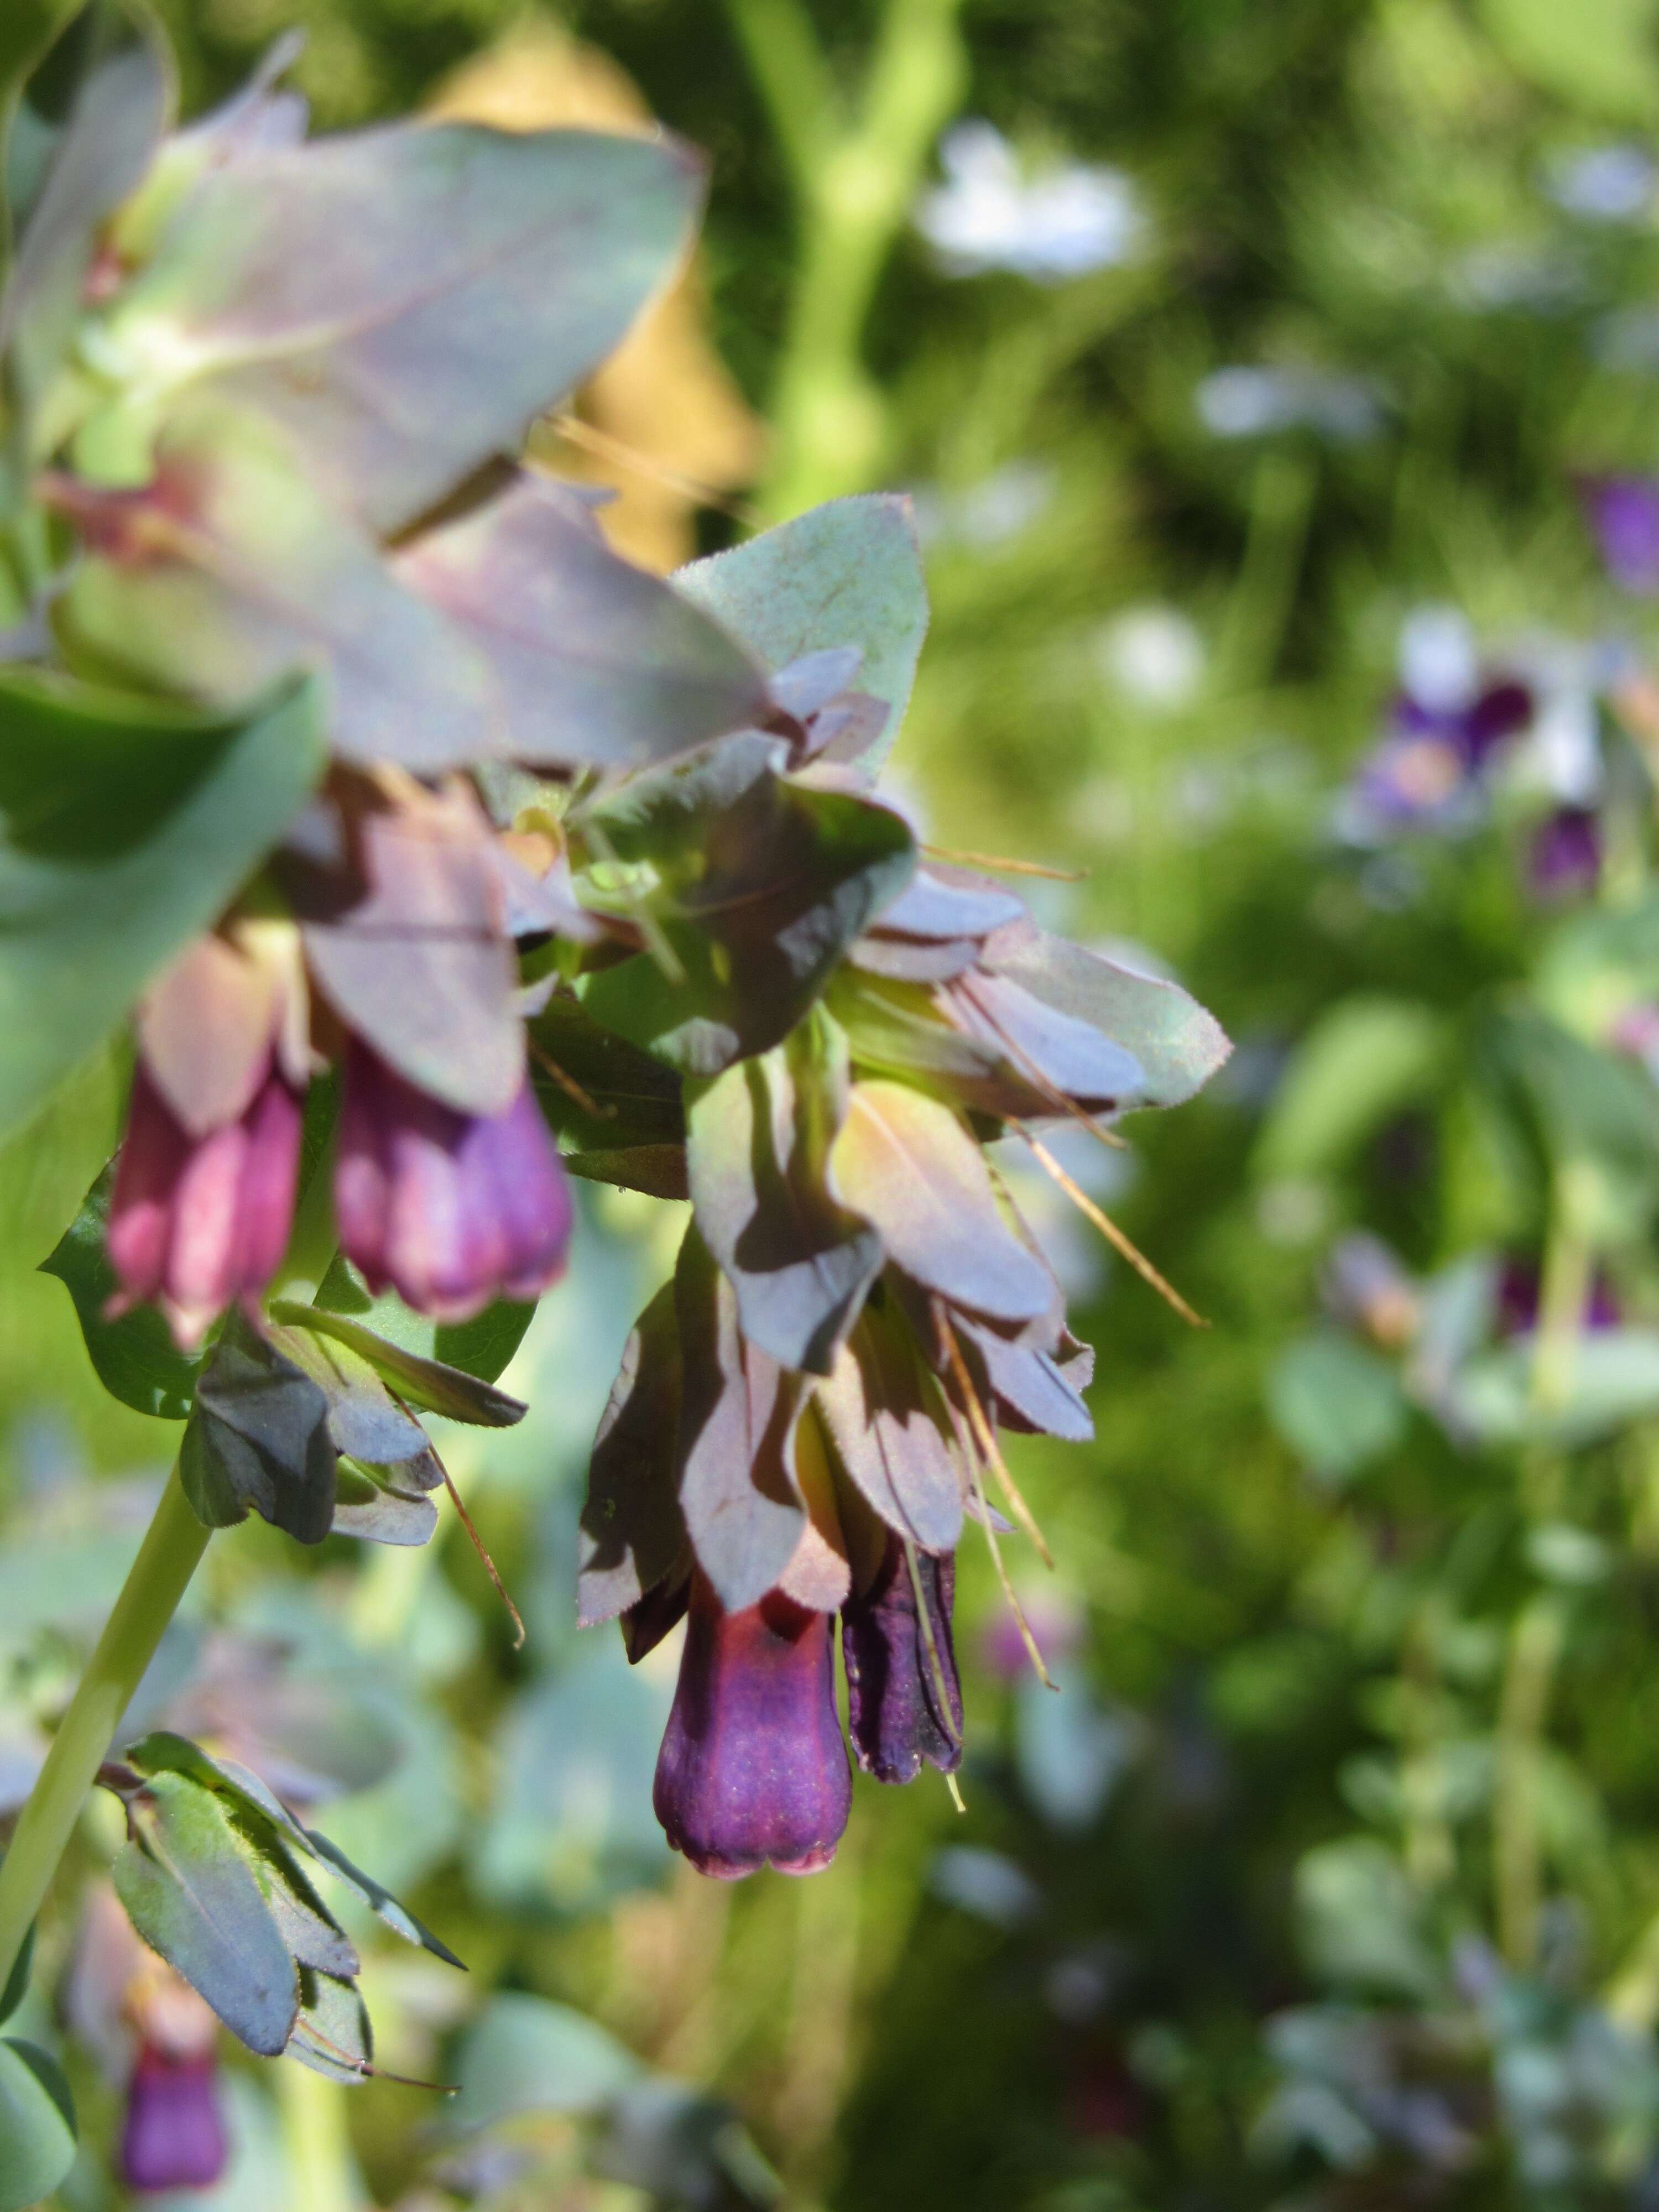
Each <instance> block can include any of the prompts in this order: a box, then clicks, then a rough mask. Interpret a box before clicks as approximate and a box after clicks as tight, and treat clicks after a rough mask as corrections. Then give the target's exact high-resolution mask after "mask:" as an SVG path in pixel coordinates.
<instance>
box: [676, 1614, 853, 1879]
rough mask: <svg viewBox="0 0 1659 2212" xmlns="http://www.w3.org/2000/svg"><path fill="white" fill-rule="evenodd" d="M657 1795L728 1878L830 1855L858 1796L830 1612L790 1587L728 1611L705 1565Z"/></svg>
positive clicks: (704, 1864) (700, 1864) (705, 1865)
mask: <svg viewBox="0 0 1659 2212" xmlns="http://www.w3.org/2000/svg"><path fill="white" fill-rule="evenodd" d="M651 1802H652V1804H653V1806H654V1808H656V1814H657V1818H658V1819H659V1820H660V1821H661V1822H662V1825H663V1828H664V1830H665V1832H666V1834H667V1837H668V1840H669V1842H670V1843H671V1844H672V1845H673V1847H674V1849H675V1850H677V1851H684V1854H685V1856H686V1857H687V1858H688V1859H690V1862H691V1863H692V1865H693V1866H694V1867H696V1869H697V1870H698V1872H699V1873H701V1874H706V1875H714V1876H715V1878H716V1879H717V1880H719V1881H736V1880H738V1878H739V1877H740V1876H741V1875H746V1874H753V1873H755V1872H756V1870H757V1869H758V1868H761V1867H763V1866H773V1867H775V1868H776V1869H777V1870H778V1872H779V1873H780V1874H817V1872H818V1871H819V1870H820V1869H822V1868H823V1867H827V1866H828V1865H829V1862H830V1860H831V1859H832V1858H834V1857H835V1855H836V1844H838V1843H839V1842H840V1841H841V1838H842V1830H843V1829H844V1828H845V1827H846V1826H847V1815H848V1812H849V1811H850V1810H851V1808H852V1802H853V1777H852V1771H851V1769H850V1768H849V1767H848V1763H847V1747H846V1745H845V1744H844V1743H843V1742H842V1736H841V1723H840V1721H839V1720H838V1719H837V1717H836V1677H835V1630H834V1626H833V1622H832V1620H831V1617H830V1615H829V1614H828V1613H817V1612H813V1611H811V1610H810V1609H809V1608H808V1607H805V1606H800V1605H797V1604H796V1603H795V1602H794V1601H793V1599H791V1598H787V1597H786V1596H785V1595H783V1593H782V1591H781V1590H772V1591H769V1593H768V1595H766V1596H765V1597H763V1599H762V1600H761V1601H760V1603H759V1604H758V1605H751V1606H747V1607H744V1610H743V1611H742V1612H740V1613H726V1612H725V1611H724V1610H723V1609H722V1607H721V1606H720V1600H719V1599H718V1598H717V1597H716V1596H715V1595H714V1591H713V1590H712V1589H710V1588H709V1586H708V1582H707V1580H706V1579H705V1577H703V1576H702V1574H701V1573H699V1574H697V1575H696V1576H695V1577H694V1579H693V1583H692V1590H691V1607H690V1616H689V1619H688V1621H687V1624H686V1634H685V1650H684V1654H683V1656H682V1657H681V1660H680V1679H679V1686H678V1688H677V1689H676V1691H675V1692H674V1706H673V1711H671V1713H670V1714H669V1717H668V1727H667V1730H666V1732H665V1735H664V1736H663V1740H662V1750H661V1752H660V1753H659V1755H658V1759H657V1779H656V1785H655V1787H654V1788H653V1790H652V1793H651Z"/></svg>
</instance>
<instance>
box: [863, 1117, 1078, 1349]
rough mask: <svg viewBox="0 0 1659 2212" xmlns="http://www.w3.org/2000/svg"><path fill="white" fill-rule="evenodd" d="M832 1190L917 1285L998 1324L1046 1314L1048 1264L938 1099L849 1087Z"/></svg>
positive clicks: (971, 1143)
mask: <svg viewBox="0 0 1659 2212" xmlns="http://www.w3.org/2000/svg"><path fill="white" fill-rule="evenodd" d="M829 1184H830V1188H831V1189H833V1190H834V1192H835V1193H836V1196H837V1197H838V1198H839V1199H840V1200H842V1203H843V1204H844V1205H846V1206H850V1207H851V1208H852V1209H853V1211H854V1212H855V1213H859V1214H862V1215H863V1217H864V1218H865V1219H866V1220H867V1221H872V1222H873V1223H874V1224H875V1226H876V1228H877V1229H878V1231H880V1233H881V1240H882V1243H883V1244H884V1247H885V1249H886V1252H887V1256H888V1257H889V1259H890V1260H891V1261H893V1262H894V1264H895V1265H896V1266H897V1267H902V1269H903V1271H904V1273H906V1274H907V1275H908V1276H909V1277H910V1278H911V1279H912V1280H913V1281H915V1282H917V1283H920V1284H921V1285H922V1286H923V1287H924V1289H927V1290H930V1291H938V1292H939V1295H940V1297H945V1298H949V1299H951V1300H952V1301H953V1302H955V1303H956V1304H961V1305H964V1306H967V1307H969V1308H970V1309H971V1310H973V1311H974V1312H975V1313H981V1314H986V1315H988V1316H991V1317H992V1318H993V1319H994V1320H998V1321H1016V1322H1018V1321H1031V1320H1034V1319H1035V1318H1036V1316H1038V1315H1039V1314H1042V1313H1044V1312H1046V1311H1047V1310H1048V1303H1049V1298H1050V1294H1051V1288H1052V1286H1051V1284H1050V1280H1049V1277H1048V1270H1047V1268H1046V1267H1043V1265H1042V1261H1039V1260H1037V1259H1036V1258H1035V1257H1034V1256H1033V1255H1032V1254H1031V1253H1030V1252H1028V1251H1027V1250H1026V1249H1025V1247H1024V1244H1023V1243H1021V1242H1020V1240H1019V1238H1018V1237H1016V1236H1015V1234H1014V1232H1013V1231H1012V1229H1011V1228H1010V1227H1009V1226H1008V1225H1007V1223H1006V1221H1005V1220H1004V1219H1003V1218H1002V1213H1001V1210H1000V1207H999V1206H998V1204H997V1197H996V1190H995V1187H994V1184H993V1183H992V1181H991V1175H990V1170H989V1169H988V1168H987V1166H986V1164H985V1156H984V1154H983V1153H982V1152H981V1150H980V1148H979V1146H977V1145H976V1144H975V1142H974V1140H973V1139H972V1138H971V1137H970V1136H969V1133H968V1132H967V1130H966V1129H964V1128H963V1125H962V1123H961V1122H960V1121H958V1120H957V1116H956V1115H954V1114H953V1113H952V1112H951V1109H950V1108H949V1107H948V1106H944V1105H941V1104H940V1103H939V1101H938V1100H937V1099H933V1098H928V1097H925V1096H924V1095H923V1093H922V1092H921V1091H913V1090H912V1089H911V1088H910V1086H909V1085H908V1084H904V1083H880V1082H868V1083H855V1084H854V1086H853V1091H852V1098H851V1102H850V1103H849V1106H848V1114H847V1120H846V1121H845V1123H844V1124H843V1126H842V1131H841V1133H840V1135H839V1136H838V1137H837V1138H836V1141H835V1144H834V1146H833V1147H832V1149H831V1151H830V1154H829Z"/></svg>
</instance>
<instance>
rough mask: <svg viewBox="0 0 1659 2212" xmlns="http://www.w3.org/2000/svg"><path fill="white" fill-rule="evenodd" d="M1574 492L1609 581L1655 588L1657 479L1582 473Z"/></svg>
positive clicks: (1658, 576) (1658, 572)
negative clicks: (1583, 475)
mask: <svg viewBox="0 0 1659 2212" xmlns="http://www.w3.org/2000/svg"><path fill="white" fill-rule="evenodd" d="M1578 496H1579V498H1580V500H1581V501H1583V507H1584V513H1585V516H1586V518H1587V519H1588V520H1589V526H1590V528H1591V529H1592V530H1593V531H1594V532H1595V541H1596V544H1597V545H1598V546H1599V547H1600V548H1601V560H1602V563H1603V565H1604V567H1605V568H1606V569H1607V574H1608V575H1609V576H1611V577H1612V579H1613V582H1614V583H1615V584H1618V585H1619V586H1621V587H1622V589H1624V590H1625V591H1626V592H1640V593H1642V594H1643V595H1644V597H1651V596H1652V595H1653V594H1654V593H1655V592H1659V477H1638V476H1607V477H1581V478H1580V479H1579V483H1578Z"/></svg>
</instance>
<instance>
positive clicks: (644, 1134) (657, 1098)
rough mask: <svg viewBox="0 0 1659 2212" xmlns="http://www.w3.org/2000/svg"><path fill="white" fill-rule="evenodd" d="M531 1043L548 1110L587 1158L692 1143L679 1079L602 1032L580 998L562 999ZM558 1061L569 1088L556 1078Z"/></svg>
mask: <svg viewBox="0 0 1659 2212" xmlns="http://www.w3.org/2000/svg"><path fill="white" fill-rule="evenodd" d="M530 1037H531V1042H532V1046H533V1048H534V1049H533V1051H532V1057H531V1075H532V1080H533V1082H534V1083H535V1085H536V1095H537V1097H538V1101H539V1103H540V1105H541V1109H542V1111H543V1113H544V1115H546V1116H547V1118H548V1120H549V1121H550V1123H551V1124H552V1126H553V1127H554V1128H555V1129H556V1131H557V1132H558V1133H559V1135H560V1136H561V1137H562V1138H564V1139H566V1141H567V1142H568V1143H569V1144H572V1145H574V1146H576V1147H577V1149H578V1150H579V1151H580V1152H633V1151H637V1150H640V1149H643V1148H647V1147H649V1148H653V1149H661V1148H664V1147H666V1146H678V1145H683V1144H684V1141H685V1110H684V1103H683V1094H682V1089H681V1084H680V1079H679V1078H678V1076H677V1075H676V1074H675V1073H673V1071H672V1070H671V1069H670V1068H666V1067H665V1066H663V1064H662V1062H661V1061H660V1060H655V1059H653V1057H652V1055H651V1054H649V1053H647V1052H641V1050H640V1049H639V1048H638V1046H636V1045H632V1044H629V1042H627V1040H626V1039H625V1038H623V1037H619V1036H617V1035H616V1034H615V1032H614V1031H612V1030H607V1029H602V1028H601V1027H600V1025H599V1023H598V1022H596V1021H595V1020H594V1018H593V1017H592V1014H591V1013H590V1012H588V1011H587V1009H586V1006H584V1005H583V1003H582V1001H581V1000H580V999H575V998H572V997H571V996H569V994H568V993H565V992H562V991H560V992H556V993H555V994H554V995H553V997H552V998H550V1000H548V1002H547V1004H546V1005H545V1006H544V1007H543V1008H542V1010H541V1012H539V1013H538V1015H537V1016H536V1018H535V1019H534V1020H533V1021H532V1023H531V1024H530ZM549 1063H551V1065H552V1066H554V1067H556V1068H557V1069H558V1071H559V1073H560V1074H561V1075H562V1076H564V1077H565V1078H566V1079H567V1080H566V1082H565V1083H560V1082H559V1081H558V1079H556V1077H555V1076H553V1075H552V1074H550V1073H549V1072H548V1066H549ZM571 1086H574V1089H573V1088H572V1087H571ZM578 1093H580V1094H581V1095H580V1096H578V1095H577V1094H578ZM585 1102H586V1103H585Z"/></svg>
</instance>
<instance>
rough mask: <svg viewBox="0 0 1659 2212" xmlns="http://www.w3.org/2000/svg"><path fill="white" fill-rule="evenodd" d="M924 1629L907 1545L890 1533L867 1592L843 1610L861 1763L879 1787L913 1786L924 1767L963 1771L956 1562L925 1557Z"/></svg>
mask: <svg viewBox="0 0 1659 2212" xmlns="http://www.w3.org/2000/svg"><path fill="white" fill-rule="evenodd" d="M916 1568H917V1575H916V1581H918V1582H920V1583H921V1589H922V1595H923V1596H924V1597H925V1599H926V1600H927V1620H926V1623H925V1624H924V1622H923V1620H922V1617H921V1612H920V1610H919V1608H918V1607H917V1604H916V1589H915V1583H913V1582H912V1580H911V1578H910V1566H909V1562H908V1560H907V1559H906V1558H905V1556H904V1546H903V1545H902V1542H901V1541H899V1539H898V1538H897V1537H896V1535H893V1534H891V1533H889V1535H888V1538H887V1549H886V1551H885V1553H884V1555H883V1558H882V1562H881V1565H880V1567H879V1569H878V1571H877V1574H876V1578H875V1580H874V1581H873V1582H872V1583H871V1585H870V1587H869V1589H867V1590H865V1591H863V1592H862V1593H861V1594H855V1595H854V1596H852V1597H849V1598H848V1601H847V1602H846V1604H845V1605H844V1606H843V1607H842V1612H841V1656H842V1665H843V1666H844V1667H845V1668H846V1669H847V1721H848V1729H849V1731H850V1733H851V1735H852V1738H853V1750H854V1754H855V1755H856V1757H857V1759H858V1763H859V1765H860V1766H861V1767H862V1768H863V1769H864V1771H865V1772H866V1774H873V1775H874V1776H875V1778H876V1779H877V1781H878V1782H914V1781H915V1778H916V1777H917V1775H918V1774H920V1773H921V1769H922V1765H923V1763H924V1761H925V1762H926V1763H927V1765H929V1766H937V1767H938V1768H939V1770H940V1771H941V1772H943V1773H945V1774H953V1773H955V1771H956V1770H957V1767H958V1766H960V1765H961V1764H962V1686H961V1684H960V1682H959V1681H958V1680H957V1655H956V1649H955V1646H954V1645H953V1644H952V1643H951V1602H952V1601H953V1599H954V1597H955V1595H956V1581H957V1563H956V1560H955V1559H954V1558H953V1557H951V1554H950V1553H946V1554H945V1556H944V1557H943V1558H934V1557H933V1555H932V1554H930V1553H926V1552H919V1553H917V1554H916Z"/></svg>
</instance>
